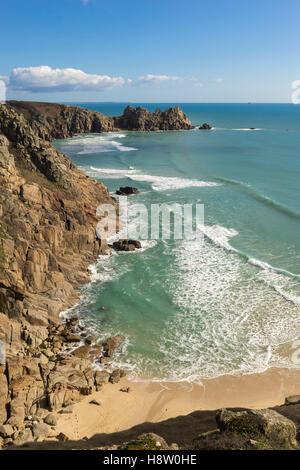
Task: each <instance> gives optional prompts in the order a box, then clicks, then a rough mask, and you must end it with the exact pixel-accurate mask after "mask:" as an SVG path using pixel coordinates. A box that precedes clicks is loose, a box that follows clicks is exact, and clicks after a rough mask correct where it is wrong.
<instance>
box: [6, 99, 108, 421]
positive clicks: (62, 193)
mask: <svg viewBox="0 0 300 470" xmlns="http://www.w3.org/2000/svg"><path fill="white" fill-rule="evenodd" d="M41 132H43V130H42V131H41ZM37 134H39V132H37ZM37 134H36V133H35V126H31V125H30V123H29V122H28V121H27V120H26V119H25V116H24V115H22V114H20V115H19V114H17V113H16V112H15V111H14V110H13V109H12V107H9V106H5V105H0V188H1V190H0V341H2V342H3V343H4V345H5V348H6V359H7V361H6V364H3V365H0V424H2V423H3V422H5V421H6V420H7V418H10V419H12V423H15V421H14V419H15V418H16V415H18V413H19V415H20V413H21V417H23V418H24V416H25V413H26V411H24V409H25V410H27V412H28V413H29V410H30V408H31V406H32V404H33V402H34V401H36V400H37V399H38V397H44V394H45V390H44V385H45V384H44V383H43V380H42V377H41V375H40V367H41V364H44V363H45V362H47V357H46V356H43V354H41V351H40V350H39V349H38V348H39V347H40V346H41V344H42V343H43V342H45V341H46V340H47V338H48V336H49V331H50V330H51V328H55V325H56V326H57V325H58V324H59V319H58V314H59V312H60V311H62V310H63V309H65V308H67V307H69V306H71V305H72V304H74V303H75V302H76V301H77V299H78V292H77V290H75V289H76V287H78V286H79V285H80V284H83V283H85V282H87V281H88V280H89V273H88V270H87V267H88V265H89V264H90V263H92V262H93V261H94V260H95V259H96V258H97V256H98V255H99V253H101V252H102V250H103V249H104V248H103V247H101V244H100V241H99V240H97V239H96V233H95V227H96V224H97V221H98V220H99V219H98V218H97V217H96V208H97V206H98V205H99V204H100V203H113V204H116V201H115V200H114V199H112V198H111V197H110V195H109V192H108V190H107V188H106V187H105V186H104V185H103V184H101V183H100V182H97V181H96V180H94V179H92V178H89V177H87V176H86V175H85V174H84V173H82V172H81V171H79V170H78V169H77V168H76V167H75V165H73V164H72V163H71V162H70V160H69V159H68V158H67V157H66V156H65V155H63V154H61V153H60V152H58V151H57V150H56V149H55V148H54V147H52V146H51V145H50V144H49V143H48V142H46V141H43V140H41V139H40V137H39V136H38V135H37ZM28 371H29V372H28ZM30 371H31V372H30ZM14 400H16V401H15V402H14ZM13 403H15V405H13ZM24 407H25V408H24ZM20 410H23V411H20ZM19 417H20V416H19ZM21 421H22V419H21Z"/></svg>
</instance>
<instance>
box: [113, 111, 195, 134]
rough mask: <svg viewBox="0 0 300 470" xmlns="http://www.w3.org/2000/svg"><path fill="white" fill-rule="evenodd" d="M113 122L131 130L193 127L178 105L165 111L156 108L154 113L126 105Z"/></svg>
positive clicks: (119, 126) (121, 127)
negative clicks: (120, 114)
mask: <svg viewBox="0 0 300 470" xmlns="http://www.w3.org/2000/svg"><path fill="white" fill-rule="evenodd" d="M114 123H115V126H116V127H117V128H119V129H127V130H132V131H159V130H161V131H166V130H181V129H193V126H192V124H191V121H190V120H189V119H188V118H187V116H186V115H185V114H184V113H183V111H182V110H181V108H180V107H179V106H176V107H174V108H168V109H166V111H162V110H161V109H159V108H158V109H157V110H156V111H155V113H151V112H150V111H148V110H147V109H146V108H142V107H140V106H139V107H137V108H134V107H133V106H127V108H126V109H125V111H124V113H123V115H122V116H119V117H115V118H114Z"/></svg>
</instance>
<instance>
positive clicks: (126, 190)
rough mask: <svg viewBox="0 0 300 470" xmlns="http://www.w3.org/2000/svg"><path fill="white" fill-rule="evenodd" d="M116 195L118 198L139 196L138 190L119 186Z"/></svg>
mask: <svg viewBox="0 0 300 470" xmlns="http://www.w3.org/2000/svg"><path fill="white" fill-rule="evenodd" d="M116 194H117V195H118V196H130V195H132V194H139V190H138V189H137V188H133V187H132V186H121V187H120V189H118V190H117V191H116Z"/></svg>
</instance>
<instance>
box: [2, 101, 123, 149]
mask: <svg viewBox="0 0 300 470" xmlns="http://www.w3.org/2000/svg"><path fill="white" fill-rule="evenodd" d="M7 106H8V107H9V108H12V109H13V110H15V111H16V112H17V113H19V114H23V115H24V117H25V118H26V120H27V121H28V123H29V125H30V127H31V128H32V130H33V131H34V132H35V133H36V134H37V135H38V136H39V137H40V138H42V139H45V140H48V141H51V140H53V139H67V138H68V137H72V136H73V135H74V134H83V133H97V132H108V131H113V130H114V129H115V124H114V120H113V119H112V118H110V117H107V116H104V115H103V114H101V113H99V112H96V111H91V110H89V109H85V108H81V107H79V106H69V105H64V104H56V103H39V102H30V101H9V102H8V103H7Z"/></svg>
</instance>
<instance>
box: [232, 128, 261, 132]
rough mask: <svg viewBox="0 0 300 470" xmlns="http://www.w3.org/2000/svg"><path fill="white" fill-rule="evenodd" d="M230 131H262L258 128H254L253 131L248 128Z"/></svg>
mask: <svg viewBox="0 0 300 470" xmlns="http://www.w3.org/2000/svg"><path fill="white" fill-rule="evenodd" d="M231 130H232V131H250V132H252V131H262V129H260V128H254V129H250V128H245V129H231Z"/></svg>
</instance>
